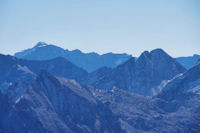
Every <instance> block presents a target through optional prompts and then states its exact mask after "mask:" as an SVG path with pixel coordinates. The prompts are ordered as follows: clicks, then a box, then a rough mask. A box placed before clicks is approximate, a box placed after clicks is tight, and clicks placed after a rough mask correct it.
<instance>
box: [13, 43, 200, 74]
mask: <svg viewBox="0 0 200 133" xmlns="http://www.w3.org/2000/svg"><path fill="white" fill-rule="evenodd" d="M14 56H15V57H17V58H20V59H27V60H50V59H54V58H56V57H63V58H66V59H67V60H69V61H70V62H72V63H73V64H75V65H77V66H79V67H80V68H83V69H85V70H86V71H88V72H89V73H90V72H93V71H95V70H97V69H99V68H102V67H110V68H114V67H116V66H118V65H120V64H123V63H124V62H126V61H127V60H129V59H130V58H131V57H132V56H131V55H128V54H114V53H106V54H103V55H99V54H97V53H95V52H91V53H83V52H81V51H80V50H78V49H76V50H72V51H70V50H67V49H66V50H65V49H63V48H61V47H58V46H56V45H52V44H47V43H45V42H38V43H37V44H36V45H35V46H34V47H33V48H30V49H26V50H23V51H21V52H17V53H15V55H14ZM199 59H200V55H197V54H194V55H193V56H188V57H177V58H176V60H177V61H178V62H179V63H180V64H181V65H182V66H183V67H185V68H186V69H189V68H192V67H193V66H194V65H195V64H196V63H197V61H198V60H199Z"/></svg>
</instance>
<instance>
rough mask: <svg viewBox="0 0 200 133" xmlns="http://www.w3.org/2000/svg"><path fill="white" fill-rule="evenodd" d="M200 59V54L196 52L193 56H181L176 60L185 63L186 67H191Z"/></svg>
mask: <svg viewBox="0 0 200 133" xmlns="http://www.w3.org/2000/svg"><path fill="white" fill-rule="evenodd" d="M199 59H200V55H197V54H194V55H193V56H189V57H179V58H176V60H177V61H178V62H179V63H180V64H181V65H183V66H184V67H185V68H186V69H190V68H192V67H193V66H195V65H196V63H197V62H198V60H199Z"/></svg>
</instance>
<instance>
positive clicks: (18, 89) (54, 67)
mask: <svg viewBox="0 0 200 133" xmlns="http://www.w3.org/2000/svg"><path fill="white" fill-rule="evenodd" d="M41 70H46V71H48V72H50V73H52V74H55V75H58V76H62V77H66V78H69V79H74V80H77V81H81V80H82V78H84V77H86V76H87V74H88V73H87V72H86V71H85V70H83V69H81V68H79V67H77V66H75V65H73V64H72V63H71V62H69V61H67V60H66V59H64V58H61V57H58V58H55V59H52V60H47V61H27V60H21V59H17V58H16V57H12V56H5V55H0V74H1V76H0V91H1V92H2V93H9V96H10V98H11V99H12V100H14V101H15V100H16V98H18V97H20V95H21V94H23V93H24V91H25V90H26V89H27V87H25V86H27V85H28V84H30V83H31V82H32V81H33V80H34V79H35V78H36V76H37V75H38V74H39V72H40V71H41ZM8 88H9V89H8Z"/></svg>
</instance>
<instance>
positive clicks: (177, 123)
mask: <svg viewBox="0 0 200 133" xmlns="http://www.w3.org/2000/svg"><path fill="white" fill-rule="evenodd" d="M90 89H91V90H93V95H94V96H95V97H96V98H97V99H99V100H100V101H102V102H103V103H107V105H109V107H110V108H111V109H112V111H113V112H114V114H117V115H119V116H120V121H121V126H122V128H124V129H125V130H126V131H127V132H128V133H132V132H136V133H137V132H138V133H140V132H155V133H157V132H166V133H168V132H173V133H180V132H189V133H197V132H199V131H200V112H199V110H200V64H198V65H196V66H195V67H193V68H191V69H190V70H188V71H187V72H185V73H183V74H180V75H178V76H176V77H174V78H173V79H172V80H170V81H169V82H168V83H167V84H166V85H165V87H164V88H163V91H162V92H160V93H159V94H158V95H156V96H154V97H144V96H141V95H137V94H134V93H129V92H127V91H124V90H121V89H118V88H113V89H111V90H98V89H94V88H90Z"/></svg>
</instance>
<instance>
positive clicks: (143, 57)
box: [137, 51, 151, 61]
mask: <svg viewBox="0 0 200 133" xmlns="http://www.w3.org/2000/svg"><path fill="white" fill-rule="evenodd" d="M150 57H151V54H150V52H149V51H144V52H142V54H141V55H140V56H139V58H137V61H140V60H146V59H149V58H150Z"/></svg>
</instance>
